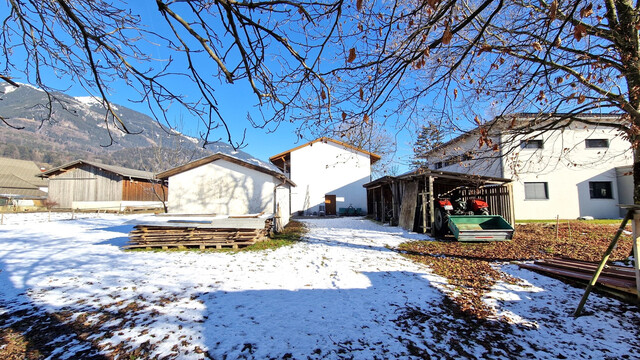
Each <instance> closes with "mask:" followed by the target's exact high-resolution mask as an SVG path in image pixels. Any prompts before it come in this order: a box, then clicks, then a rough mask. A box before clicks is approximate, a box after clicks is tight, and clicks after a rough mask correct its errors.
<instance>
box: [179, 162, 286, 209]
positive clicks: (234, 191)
mask: <svg viewBox="0 0 640 360" xmlns="http://www.w3.org/2000/svg"><path fill="white" fill-rule="evenodd" d="M280 183H281V181H280V180H278V179H276V178H275V177H273V176H272V175H268V174H265V173H263V172H260V171H257V170H253V169H249V168H247V167H244V166H240V165H237V164H235V163H231V162H228V161H225V160H216V161H214V162H211V163H208V164H205V165H202V166H199V167H196V168H193V169H190V170H187V171H184V172H182V173H179V174H176V175H174V176H171V177H169V199H168V204H167V207H168V210H169V212H170V213H179V214H218V215H244V214H255V213H260V212H263V211H264V212H265V213H267V214H272V213H273V209H274V196H275V195H274V190H275V186H276V185H278V184H280ZM287 188H288V186H287ZM283 198H284V196H283ZM281 206H282V207H288V204H283V205H281Z"/></svg>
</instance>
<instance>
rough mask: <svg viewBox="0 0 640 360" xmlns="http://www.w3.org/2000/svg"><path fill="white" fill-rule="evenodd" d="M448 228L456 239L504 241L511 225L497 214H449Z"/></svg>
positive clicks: (510, 234)
mask: <svg viewBox="0 0 640 360" xmlns="http://www.w3.org/2000/svg"><path fill="white" fill-rule="evenodd" d="M449 229H450V230H451V233H452V234H453V236H455V238H456V239H457V240H458V241H505V240H511V238H513V227H512V226H511V225H509V223H508V222H507V221H506V220H505V219H503V218H502V216H499V215H450V216H449Z"/></svg>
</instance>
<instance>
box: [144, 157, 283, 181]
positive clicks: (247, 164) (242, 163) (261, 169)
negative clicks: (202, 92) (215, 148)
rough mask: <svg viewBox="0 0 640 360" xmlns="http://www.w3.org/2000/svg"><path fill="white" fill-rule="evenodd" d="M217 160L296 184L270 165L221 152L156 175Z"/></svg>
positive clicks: (167, 173)
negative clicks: (259, 163) (266, 165)
mask: <svg viewBox="0 0 640 360" xmlns="http://www.w3.org/2000/svg"><path fill="white" fill-rule="evenodd" d="M217 160H225V161H228V162H231V163H234V164H237V165H240V166H244V167H246V168H249V169H252V170H256V171H259V172H262V173H265V174H268V175H271V176H274V177H276V178H278V179H280V180H282V181H284V182H287V183H289V184H291V185H293V186H296V184H294V183H293V182H292V181H291V180H289V179H287V177H286V176H285V175H284V174H283V173H282V172H280V171H276V170H273V169H271V168H270V167H265V166H259V165H256V164H255V163H251V162H248V161H245V160H241V159H238V158H236V157H233V156H230V155H227V154H223V153H216V154H213V155H209V156H207V157H204V158H202V159H198V160H195V161H192V162H190V163H187V164H184V165H182V166H178V167H175V168H173V169H169V170H167V171H163V172H161V173H159V174H157V175H156V177H157V178H158V179H167V178H169V177H170V176H173V175H176V174H180V173H182V172H185V171H187V170H191V169H194V168H197V167H200V166H202V165H206V164H209V163H212V162H214V161H217Z"/></svg>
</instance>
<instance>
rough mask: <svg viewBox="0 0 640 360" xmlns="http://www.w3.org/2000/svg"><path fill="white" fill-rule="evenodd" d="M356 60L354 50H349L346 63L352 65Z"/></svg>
mask: <svg viewBox="0 0 640 360" xmlns="http://www.w3.org/2000/svg"><path fill="white" fill-rule="evenodd" d="M355 59H356V48H351V49H349V57H348V58H347V62H348V63H352V62H353V61H354V60H355Z"/></svg>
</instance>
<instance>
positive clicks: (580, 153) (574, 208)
mask: <svg viewBox="0 0 640 360" xmlns="http://www.w3.org/2000/svg"><path fill="white" fill-rule="evenodd" d="M527 138H533V139H542V140H543V142H544V145H543V146H544V147H543V149H521V148H518V149H517V150H516V151H514V152H513V155H512V156H508V157H505V158H503V168H504V169H505V174H504V177H506V178H512V179H514V180H516V181H515V182H514V186H513V191H514V194H513V197H514V203H515V204H514V206H515V210H516V218H517V219H553V218H555V217H556V216H559V217H560V218H561V219H575V218H578V217H580V216H593V217H595V218H617V217H619V215H620V211H619V207H618V206H617V205H618V204H619V203H620V201H621V200H620V190H619V189H618V181H617V176H616V167H620V166H627V165H631V164H632V163H633V160H632V152H631V151H630V148H629V143H628V142H627V141H626V140H624V139H622V138H621V137H619V136H618V132H617V131H616V130H614V129H612V128H607V127H599V128H597V127H586V126H585V125H583V124H575V125H573V126H572V127H571V128H569V129H565V130H564V131H554V132H547V133H544V134H539V135H538V136H535V135H534V136H533V137H532V136H527ZM587 138H590V139H608V140H609V148H608V149H607V148H587V147H586V145H585V139H587ZM520 139H524V138H523V137H521V138H519V139H517V140H520ZM505 140H506V137H505ZM518 143H519V141H518ZM592 181H608V182H611V190H612V195H613V196H612V199H591V197H590V194H589V182H592ZM525 182H546V183H548V191H549V199H547V200H526V199H525V196H524V183H525ZM624 191H625V190H624V189H623V192H624ZM623 202H624V201H623Z"/></svg>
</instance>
